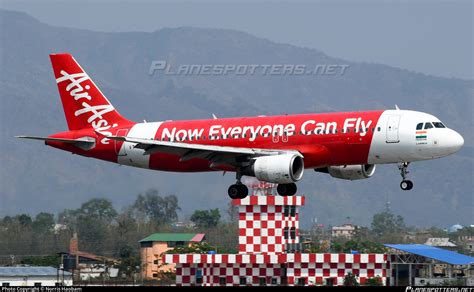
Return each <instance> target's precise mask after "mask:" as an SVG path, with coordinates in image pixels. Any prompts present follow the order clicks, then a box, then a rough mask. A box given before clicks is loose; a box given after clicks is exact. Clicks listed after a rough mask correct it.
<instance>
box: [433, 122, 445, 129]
mask: <svg viewBox="0 0 474 292" xmlns="http://www.w3.org/2000/svg"><path fill="white" fill-rule="evenodd" d="M433 125H434V126H435V128H446V126H445V125H443V123H441V122H433Z"/></svg>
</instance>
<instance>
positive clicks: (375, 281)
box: [364, 276, 383, 286]
mask: <svg viewBox="0 0 474 292" xmlns="http://www.w3.org/2000/svg"><path fill="white" fill-rule="evenodd" d="M382 284H383V282H382V278H380V276H376V277H373V278H368V279H367V280H366V281H365V284H364V285H365V286H382Z"/></svg>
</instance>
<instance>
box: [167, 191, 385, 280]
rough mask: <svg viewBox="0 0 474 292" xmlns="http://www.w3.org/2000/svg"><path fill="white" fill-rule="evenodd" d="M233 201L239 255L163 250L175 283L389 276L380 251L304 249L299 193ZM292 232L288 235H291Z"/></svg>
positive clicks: (301, 200)
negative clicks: (298, 247)
mask: <svg viewBox="0 0 474 292" xmlns="http://www.w3.org/2000/svg"><path fill="white" fill-rule="evenodd" d="M232 204H233V205H237V206H239V254H167V255H164V256H163V262H164V263H168V264H176V285H178V286H197V285H199V286H200V285H202V286H245V285H247V286H258V285H282V284H288V285H342V284H343V283H344V277H345V276H346V275H347V274H348V273H352V274H354V275H356V276H357V277H358V281H359V283H360V284H364V283H365V282H366V281H367V279H368V278H373V277H376V276H379V277H380V278H381V280H382V283H383V284H386V283H387V279H388V278H389V277H390V262H389V259H388V257H387V255H385V254H331V253H318V254H307V253H298V252H295V251H290V249H289V248H288V246H291V245H295V244H298V243H299V236H298V235H299V230H298V229H299V207H300V206H302V205H303V204H304V197H301V196H294V197H280V196H249V197H247V198H245V199H237V200H233V201H232ZM292 233H293V234H292Z"/></svg>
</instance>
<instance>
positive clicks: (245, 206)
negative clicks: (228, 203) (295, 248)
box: [233, 196, 304, 254]
mask: <svg viewBox="0 0 474 292" xmlns="http://www.w3.org/2000/svg"><path fill="white" fill-rule="evenodd" d="M233 204H234V205H237V206H239V252H240V253H245V254H253V253H283V252H285V245H286V244H297V243H299V206H301V205H303V204H304V197H301V196H295V197H275V196H249V197H247V198H245V199H238V200H234V201H233ZM285 206H288V207H290V206H291V207H292V208H294V209H295V211H294V214H291V212H288V214H286V215H285V212H284V211H285ZM292 228H294V230H295V238H294V239H292V238H291V236H288V237H287V238H285V234H284V233H285V229H287V230H288V232H290V230H291V229H292Z"/></svg>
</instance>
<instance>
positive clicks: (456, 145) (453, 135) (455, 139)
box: [446, 130, 464, 153]
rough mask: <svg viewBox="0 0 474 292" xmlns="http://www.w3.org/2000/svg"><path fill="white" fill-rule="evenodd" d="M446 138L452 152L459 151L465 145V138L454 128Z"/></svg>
mask: <svg viewBox="0 0 474 292" xmlns="http://www.w3.org/2000/svg"><path fill="white" fill-rule="evenodd" d="M446 138H447V139H446V140H447V144H448V147H449V150H450V151H451V152H452V153H455V152H458V151H459V149H461V148H462V146H463V145H464V138H463V137H462V136H461V135H460V134H459V133H458V132H456V131H454V130H451V131H450V133H449V135H447V137H446Z"/></svg>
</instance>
